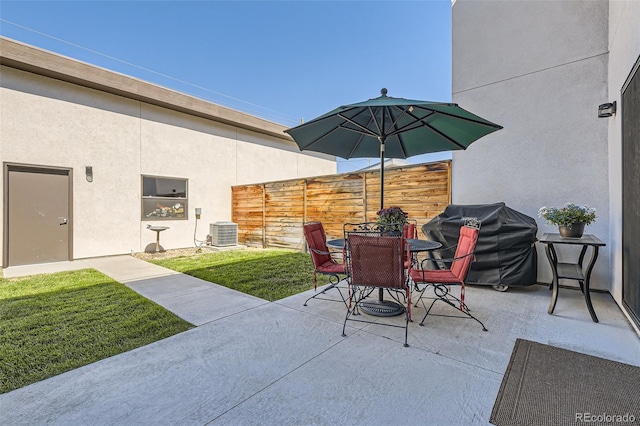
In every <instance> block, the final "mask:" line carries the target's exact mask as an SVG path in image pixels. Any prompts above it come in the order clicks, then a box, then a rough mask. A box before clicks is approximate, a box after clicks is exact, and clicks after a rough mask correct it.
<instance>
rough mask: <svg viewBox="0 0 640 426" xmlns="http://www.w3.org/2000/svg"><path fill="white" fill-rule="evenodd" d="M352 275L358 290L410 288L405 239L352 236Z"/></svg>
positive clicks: (355, 234) (351, 234) (350, 246)
mask: <svg viewBox="0 0 640 426" xmlns="http://www.w3.org/2000/svg"><path fill="white" fill-rule="evenodd" d="M347 238H348V246H349V257H348V259H349V272H350V274H351V284H352V285H356V286H368V287H384V288H400V289H404V288H405V286H406V279H405V278H406V275H405V268H404V256H405V251H406V248H405V240H404V237H402V236H399V237H389V236H370V235H361V234H359V233H357V232H355V233H350V234H348V237H347Z"/></svg>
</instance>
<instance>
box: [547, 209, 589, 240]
mask: <svg viewBox="0 0 640 426" xmlns="http://www.w3.org/2000/svg"><path fill="white" fill-rule="evenodd" d="M538 216H539V217H541V218H543V219H544V220H545V221H546V222H547V223H548V224H550V225H556V226H557V227H558V232H559V233H560V236H562V237H564V238H580V237H582V234H583V233H584V227H585V226H586V225H590V224H592V223H593V222H595V220H596V209H594V208H592V207H588V206H579V205H577V204H573V203H568V204H566V205H565V206H564V207H547V206H544V207H541V208H540V210H538Z"/></svg>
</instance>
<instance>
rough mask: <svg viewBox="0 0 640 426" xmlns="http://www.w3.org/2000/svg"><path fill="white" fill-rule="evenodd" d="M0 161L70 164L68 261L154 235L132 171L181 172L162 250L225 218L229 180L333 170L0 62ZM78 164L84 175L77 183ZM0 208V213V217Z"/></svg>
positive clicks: (266, 142)
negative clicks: (182, 183) (185, 201)
mask: <svg viewBox="0 0 640 426" xmlns="http://www.w3.org/2000/svg"><path fill="white" fill-rule="evenodd" d="M0 99H1V101H2V102H0V154H1V160H2V162H11V163H23V164H30V165H42V166H59V167H69V168H72V169H73V171H74V173H73V217H74V223H73V246H74V253H73V255H74V258H76V259H78V258H85V257H94V256H104V255H113V254H122V253H130V252H131V251H142V250H144V248H145V247H146V245H147V244H149V243H151V242H153V241H155V232H151V231H149V230H147V229H146V225H147V224H148V223H150V222H145V221H141V218H140V216H141V195H140V192H141V188H140V186H141V175H143V174H144V175H157V176H166V177H176V178H188V185H189V220H172V221H155V222H153V224H157V225H167V226H170V227H171V228H170V229H169V230H167V231H164V232H162V234H161V243H162V245H163V246H164V247H165V248H180V247H189V246H193V236H194V228H195V225H196V223H195V215H194V214H193V210H194V209H195V208H196V207H201V208H202V218H201V220H200V221H199V222H198V232H197V238H198V239H201V240H204V238H205V236H206V234H207V233H208V230H209V229H208V224H209V223H210V222H214V221H228V220H231V186H232V185H238V184H246V183H252V182H264V181H270V180H279V179H285V178H286V179H291V178H297V177H307V176H316V175H324V174H330V173H335V172H336V162H335V161H334V160H332V159H328V158H326V157H325V158H318V157H314V156H309V155H306V154H302V153H300V152H299V151H298V149H297V147H296V145H295V144H294V143H293V142H292V141H286V140H281V139H278V138H276V137H271V136H268V135H263V134H259V133H257V132H251V131H249V130H245V129H240V128H236V127H234V126H231V125H226V124H221V123H217V122H214V121H211V120H207V119H205V118H199V117H194V116H192V115H189V114H185V113H182V112H176V111H172V110H168V109H166V108H162V107H158V106H153V105H149V104H146V103H144V102H139V101H135V100H131V99H126V98H123V97H121V96H117V95H113V94H108V93H105V92H102V91H98V90H94V89H89V88H85V87H81V86H77V85H75V84H72V83H66V82H62V81H59V80H55V79H51V78H48V77H43V76H39V75H35V74H32V73H29V72H25V71H20V70H16V69H13V68H8V67H4V66H3V67H2V69H1V79H0ZM85 166H92V167H93V174H94V180H93V182H91V183H90V182H87V181H86V179H85V173H84V168H85ZM0 214H1V213H0Z"/></svg>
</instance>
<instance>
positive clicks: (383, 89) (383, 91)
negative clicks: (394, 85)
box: [380, 87, 387, 96]
mask: <svg viewBox="0 0 640 426" xmlns="http://www.w3.org/2000/svg"><path fill="white" fill-rule="evenodd" d="M380 94H381V95H382V96H387V89H386V88H384V87H383V88H382V90H380Z"/></svg>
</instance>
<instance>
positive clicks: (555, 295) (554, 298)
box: [544, 243, 560, 314]
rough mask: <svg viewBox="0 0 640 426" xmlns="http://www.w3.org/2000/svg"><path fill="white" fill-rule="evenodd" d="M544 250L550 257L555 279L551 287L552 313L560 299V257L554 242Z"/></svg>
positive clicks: (549, 310) (550, 306)
mask: <svg viewBox="0 0 640 426" xmlns="http://www.w3.org/2000/svg"><path fill="white" fill-rule="evenodd" d="M544 250H545V252H546V253H547V259H549V264H550V265H551V272H552V273H553V280H552V281H551V287H552V289H553V294H552V296H551V303H550V304H549V309H548V310H547V313H548V314H552V313H553V310H554V309H555V308H556V302H557V301H558V288H559V287H560V285H559V284H560V283H559V282H558V257H557V255H556V251H555V249H554V248H553V244H551V243H549V244H545V246H544Z"/></svg>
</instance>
